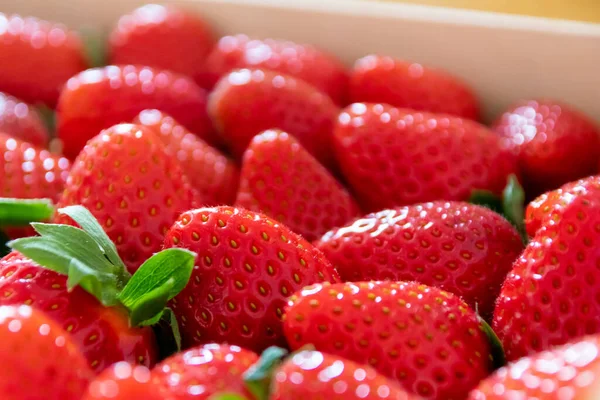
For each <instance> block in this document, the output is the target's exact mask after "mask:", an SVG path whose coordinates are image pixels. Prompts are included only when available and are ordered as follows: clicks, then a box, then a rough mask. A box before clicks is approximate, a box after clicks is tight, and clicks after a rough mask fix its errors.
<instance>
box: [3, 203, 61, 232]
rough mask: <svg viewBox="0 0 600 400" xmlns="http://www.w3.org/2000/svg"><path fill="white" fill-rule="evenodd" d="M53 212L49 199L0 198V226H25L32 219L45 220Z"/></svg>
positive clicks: (32, 220)
mask: <svg viewBox="0 0 600 400" xmlns="http://www.w3.org/2000/svg"><path fill="white" fill-rule="evenodd" d="M53 213H54V206H53V205H52V201H51V200H50V199H11V198H0V227H2V228H5V227H18V226H27V225H29V223H30V222H34V221H47V220H49V219H50V218H51V217H52V214H53Z"/></svg>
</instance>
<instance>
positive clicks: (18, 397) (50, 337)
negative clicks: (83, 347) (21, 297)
mask: <svg viewBox="0 0 600 400" xmlns="http://www.w3.org/2000/svg"><path fill="white" fill-rule="evenodd" d="M0 343H2V346H0V359H1V360H2V368H0V398H1V399H2V400H36V399H45V400H79V399H80V398H81V395H82V394H83V393H84V392H85V388H86V386H87V384H88V382H89V380H90V379H91V377H92V372H91V371H90V370H89V368H88V367H87V365H86V361H85V358H84V357H83V356H82V355H81V353H80V352H79V350H78V349H77V346H75V344H73V343H72V342H71V339H70V337H69V336H68V334H67V333H66V332H65V331H63V330H62V329H61V328H60V327H59V326H58V325H57V324H56V323H54V322H53V321H52V320H50V319H49V318H47V317H46V316H45V315H44V314H43V313H41V312H40V311H37V310H34V309H32V308H31V307H29V306H25V305H22V306H18V307H10V306H3V307H0Z"/></svg>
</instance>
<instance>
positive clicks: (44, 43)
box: [0, 13, 87, 107]
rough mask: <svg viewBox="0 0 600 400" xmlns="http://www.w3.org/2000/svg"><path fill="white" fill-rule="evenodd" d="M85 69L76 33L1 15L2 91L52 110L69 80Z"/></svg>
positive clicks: (0, 89)
mask: <svg viewBox="0 0 600 400" xmlns="http://www.w3.org/2000/svg"><path fill="white" fill-rule="evenodd" d="M85 68H87V62H86V60H85V56H84V52H83V45H82V43H81V40H80V38H79V36H78V35H77V34H76V33H75V32H73V31H70V30H68V29H67V28H66V27H65V26H64V25H60V24H55V23H52V22H48V21H43V20H39V19H36V18H32V17H25V18H24V17H21V16H19V15H7V14H2V13H0V91H2V92H6V93H9V94H11V95H13V96H15V97H18V98H19V99H22V100H23V101H26V102H28V103H32V104H33V103H38V102H41V103H45V104H46V105H48V106H50V107H53V106H54V105H55V104H56V100H57V98H58V95H59V93H60V90H61V89H62V86H63V85H64V84H65V82H66V81H67V79H69V78H70V77H71V76H73V75H75V74H76V73H78V72H79V71H81V70H84V69H85Z"/></svg>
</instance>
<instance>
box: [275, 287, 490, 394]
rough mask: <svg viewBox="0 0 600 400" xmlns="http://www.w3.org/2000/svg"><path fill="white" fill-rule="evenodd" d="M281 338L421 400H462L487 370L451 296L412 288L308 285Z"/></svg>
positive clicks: (473, 329)
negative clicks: (376, 375)
mask: <svg viewBox="0 0 600 400" xmlns="http://www.w3.org/2000/svg"><path fill="white" fill-rule="evenodd" d="M284 332H285V337H286V338H287V340H288V343H289V345H290V347H291V348H292V349H298V348H300V347H302V346H304V345H307V344H312V345H313V346H314V347H315V348H316V350H318V351H322V352H325V353H330V354H332V355H337V356H341V357H346V358H348V359H349V360H352V361H355V362H358V363H364V364H367V363H368V364H369V365H371V366H373V367H374V368H375V369H377V371H379V372H380V373H382V374H384V375H386V376H388V377H391V378H394V379H397V380H398V381H399V382H400V383H401V384H402V386H403V387H404V388H405V389H406V390H407V391H409V392H411V393H416V394H417V395H419V396H421V397H423V398H428V399H447V400H450V399H463V398H464V397H465V396H466V394H467V393H468V392H469V390H470V389H472V388H473V387H474V386H475V385H476V384H477V383H478V382H479V381H480V380H481V379H483V378H485V377H486V376H487V375H488V373H489V372H490V370H491V368H492V353H491V351H492V347H491V344H490V342H489V341H488V339H487V337H486V333H484V331H483V326H482V323H481V322H480V321H479V319H478V317H477V315H476V314H475V313H474V312H473V311H472V310H471V309H470V308H469V307H468V306H467V305H466V304H465V303H464V302H463V301H462V300H461V299H460V298H459V297H458V296H455V295H453V294H450V293H448V292H445V291H443V290H440V289H437V288H433V287H428V286H425V285H422V284H419V283H416V282H355V283H340V284H334V285H331V284H327V283H326V284H316V285H313V286H310V287H307V288H304V289H303V290H301V291H300V292H298V293H296V294H295V295H293V296H292V297H291V298H290V301H289V303H288V306H287V307H286V310H285V320H284Z"/></svg>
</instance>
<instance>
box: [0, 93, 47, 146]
mask: <svg viewBox="0 0 600 400" xmlns="http://www.w3.org/2000/svg"><path fill="white" fill-rule="evenodd" d="M0 132H2V133H5V134H7V135H9V136H12V137H14V138H16V139H20V140H24V141H26V142H29V143H31V144H33V145H34V146H37V147H46V146H47V145H48V136H49V135H48V131H47V130H46V128H45V127H44V124H43V122H42V119H41V118H40V115H39V113H38V112H37V111H36V109H35V108H33V107H31V106H30V105H29V104H27V103H25V102H23V101H21V100H19V99H17V98H16V97H13V96H11V95H9V94H6V93H2V92H0Z"/></svg>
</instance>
